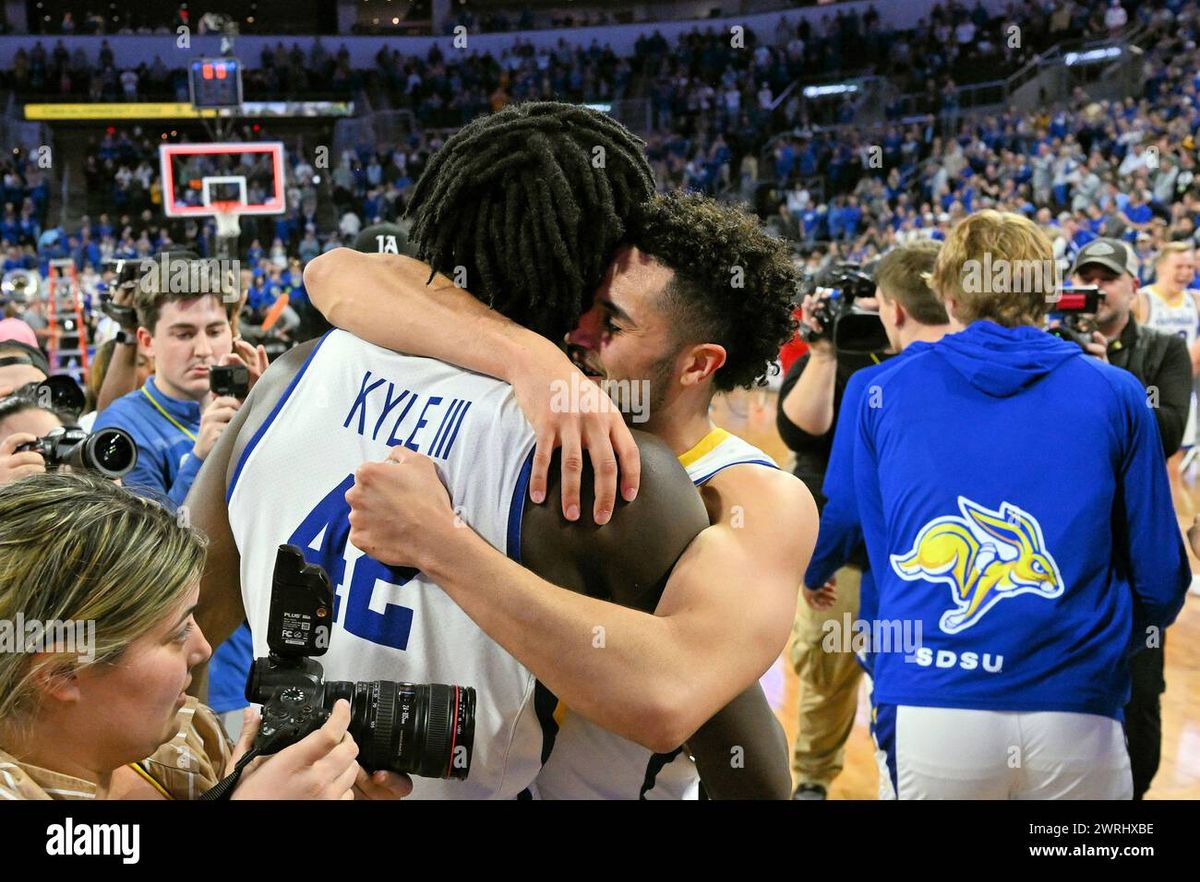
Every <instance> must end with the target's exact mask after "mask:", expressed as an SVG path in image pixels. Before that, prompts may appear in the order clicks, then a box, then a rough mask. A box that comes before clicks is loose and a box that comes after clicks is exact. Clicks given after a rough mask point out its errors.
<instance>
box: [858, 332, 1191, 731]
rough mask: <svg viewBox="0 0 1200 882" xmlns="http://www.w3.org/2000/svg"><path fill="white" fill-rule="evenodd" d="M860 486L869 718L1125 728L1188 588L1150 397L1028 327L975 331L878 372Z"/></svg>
mask: <svg viewBox="0 0 1200 882" xmlns="http://www.w3.org/2000/svg"><path fill="white" fill-rule="evenodd" d="M875 385H876V386H877V387H878V388H877V389H876V390H875V391H876V392H877V394H875V395H873V396H868V397H867V398H866V399H864V400H863V401H862V402H861V403H860V406H859V409H858V432H857V436H858V438H857V441H858V443H857V445H856V449H855V452H854V481H855V486H856V488H857V490H858V502H859V514H860V518H861V521H862V525H863V535H864V538H865V540H866V544H867V553H868V556H869V558H870V561H871V568H872V570H873V571H874V574H875V585H876V590H877V593H878V610H877V613H876V614H877V616H878V617H879V618H880V619H883V620H900V621H906V620H908V621H912V622H913V623H914V624H916V625H919V626H920V628H921V648H920V649H918V650H917V651H916V652H915V653H912V654H911V655H906V654H904V653H903V652H890V653H877V654H876V655H875V657H874V670H875V678H876V681H875V700H876V701H877V702H879V703H882V704H907V705H919V706H933V707H961V708H978V709H987V710H1006V711H1075V712H1080V713H1090V714H1100V715H1103V716H1108V717H1112V718H1115V719H1121V711H1122V708H1123V707H1124V705H1125V703H1126V701H1127V698H1128V693H1129V670H1128V654H1129V652H1130V650H1131V648H1133V647H1135V646H1144V645H1145V642H1146V636H1145V635H1146V634H1147V631H1146V629H1147V628H1149V627H1155V628H1165V627H1166V626H1167V625H1168V624H1170V623H1171V622H1172V621H1173V620H1174V618H1175V616H1176V614H1177V613H1178V612H1179V609H1180V607H1181V606H1182V605H1183V600H1184V596H1185V594H1186V592H1187V587H1188V584H1189V581H1190V573H1189V571H1188V565H1187V561H1186V557H1185V555H1184V550H1183V542H1182V540H1181V537H1180V533H1179V527H1178V524H1177V523H1176V520H1175V513H1174V509H1173V507H1172V503H1171V494H1170V490H1169V488H1168V485H1167V474H1166V466H1165V462H1164V459H1163V453H1162V445H1161V443H1160V441H1159V438H1158V430H1157V428H1156V426H1155V422H1154V418H1153V415H1152V414H1151V412H1150V409H1149V407H1148V406H1147V401H1146V394H1145V390H1144V389H1143V388H1142V387H1141V385H1140V384H1139V383H1138V381H1137V380H1136V379H1135V378H1134V377H1133V375H1132V374H1130V373H1128V372H1126V371H1122V370H1120V369H1118V368H1114V367H1111V366H1109V365H1107V364H1104V363H1103V362H1100V361H1098V360H1097V359H1095V358H1092V357H1090V356H1087V355H1085V354H1084V353H1083V351H1082V350H1080V349H1079V347H1077V346H1075V345H1073V344H1070V343H1066V342H1064V341H1061V340H1058V339H1057V338H1055V337H1052V336H1050V335H1049V334H1046V333H1044V332H1042V331H1040V330H1037V329H1035V328H1030V327H1022V328H1003V327H1000V326H999V325H997V324H994V323H992V322H986V321H980V322H975V323H973V324H972V325H971V326H970V327H968V328H967V329H966V330H964V331H961V332H959V333H957V334H952V335H949V336H947V337H945V338H943V339H942V340H941V341H940V342H939V343H938V344H937V345H936V346H931V347H928V348H927V349H924V350H923V351H920V352H916V353H913V354H911V355H909V356H908V357H905V358H904V359H901V360H899V361H898V362H897V363H895V364H894V366H893V367H892V369H891V370H888V371H884V372H882V373H881V374H880V375H879V376H878V377H877V378H876V380H875Z"/></svg>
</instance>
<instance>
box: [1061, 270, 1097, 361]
mask: <svg viewBox="0 0 1200 882" xmlns="http://www.w3.org/2000/svg"><path fill="white" fill-rule="evenodd" d="M1103 300H1104V292H1103V291H1101V290H1100V289H1099V288H1097V287H1095V286H1084V285H1064V286H1063V287H1062V288H1060V289H1059V290H1058V292H1057V299H1056V300H1055V301H1054V308H1053V309H1052V310H1051V311H1050V316H1051V317H1052V318H1056V319H1058V320H1059V324H1058V326H1057V327H1053V328H1049V329H1048V330H1049V332H1050V333H1051V334H1053V335H1054V336H1055V337H1059V338H1060V339H1063V340H1068V341H1070V342H1071V343H1075V344H1077V345H1078V346H1079V348H1080V349H1083V350H1085V351H1086V350H1087V347H1088V344H1090V343H1092V342H1093V341H1092V334H1093V332H1095V331H1096V330H1097V327H1096V313H1098V312H1099V311H1100V304H1101V302H1102V301H1103Z"/></svg>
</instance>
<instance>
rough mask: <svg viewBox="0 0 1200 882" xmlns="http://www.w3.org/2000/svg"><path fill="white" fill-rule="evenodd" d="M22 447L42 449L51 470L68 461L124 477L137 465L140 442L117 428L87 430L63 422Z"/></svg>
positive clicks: (92, 469) (112, 476)
mask: <svg viewBox="0 0 1200 882" xmlns="http://www.w3.org/2000/svg"><path fill="white" fill-rule="evenodd" d="M22 450H32V451H34V452H36V453H40V454H41V455H42V458H43V459H45V460H46V471H48V472H53V471H56V470H57V469H58V468H59V467H61V466H64V465H68V466H70V467H71V468H73V469H87V470H88V471H92V472H96V473H97V474H99V475H102V476H103V477H105V478H110V479H112V478H122V477H124V476H125V475H127V474H129V473H130V472H131V471H133V467H134V466H135V465H137V444H135V443H134V440H133V438H131V437H130V436H129V434H128V433H127V432H124V431H122V430H121V429H115V428H109V429H100V430H98V431H96V432H88V431H87V430H86V429H81V428H79V427H78V426H62V427H60V428H57V429H52V430H51V431H50V432H49V434H47V435H45V436H43V437H41V438H38V439H37V440H36V441H30V442H29V443H28V444H22V445H21V446H20V447H18V448H17V451H18V452H20V451H22Z"/></svg>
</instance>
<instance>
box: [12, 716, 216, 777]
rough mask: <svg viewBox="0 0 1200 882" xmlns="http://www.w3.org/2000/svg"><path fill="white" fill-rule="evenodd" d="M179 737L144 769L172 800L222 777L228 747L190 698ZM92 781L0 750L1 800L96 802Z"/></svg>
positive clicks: (212, 720) (212, 721) (213, 719)
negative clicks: (28, 762) (52, 769)
mask: <svg viewBox="0 0 1200 882" xmlns="http://www.w3.org/2000/svg"><path fill="white" fill-rule="evenodd" d="M179 723H180V726H179V733H178V734H177V735H176V736H175V737H174V738H172V739H171V740H170V741H168V742H167V743H166V744H164V745H163V746H162V747H160V748H159V749H158V750H157V751H155V752H154V755H153V756H150V757H148V758H147V759H145V760H144V761H143V762H142V763H141V765H142V766H143V767H144V768H145V769H146V770H147V771H148V772H149V773H150V777H151V778H153V779H154V780H155V781H157V782H158V783H159V784H160V785H161V786H162V788H163V789H164V790H166V791H167V793H169V794H170V795H171V798H172V799H196V798H198V797H199V796H200V794H201V793H203V792H204V791H206V790H208V789H209V788H210V787H212V786H213V785H214V784H216V783H217V782H218V781H220V780H221V778H222V777H224V775H223V773H224V770H225V766H226V764H227V763H228V761H229V756H230V744H229V740H228V739H227V738H226V736H225V731H224V730H223V729H222V728H221V724H220V723H219V722H218V721H217V717H216V715H215V714H214V713H213V712H212V711H211V710H210V709H209V708H208V707H206V706H205V705H202V704H200V703H199V702H198V701H197V700H196V699H195V698H192V697H191V696H188V700H187V703H186V704H185V705H184V706H183V707H182V708H180V710H179ZM95 798H96V785H95V784H93V783H91V782H90V781H84V780H82V779H80V778H74V777H72V776H70V775H63V774H61V773H59V772H52V771H50V770H49V769H42V768H38V767H37V766H31V765H27V764H25V763H21V762H18V761H17V760H16V759H14V758H13V757H11V756H9V755H8V754H7V753H5V752H4V751H3V750H0V800H5V799H95Z"/></svg>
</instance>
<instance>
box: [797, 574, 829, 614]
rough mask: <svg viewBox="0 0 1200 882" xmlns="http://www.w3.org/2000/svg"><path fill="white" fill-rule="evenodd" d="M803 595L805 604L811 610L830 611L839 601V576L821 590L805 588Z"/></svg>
mask: <svg viewBox="0 0 1200 882" xmlns="http://www.w3.org/2000/svg"><path fill="white" fill-rule="evenodd" d="M802 593H803V594H804V602H805V603H807V604H808V605H809V607H810V608H812V609H815V610H826V609H829V608H831V607H832V606H833V604H834V602H835V601H836V600H837V576H834V577H833V578H831V579H830V580H829V581H828V582H826V583H825V584H824V585H822V586H821V587H820V588H816V589H810V588H808V587H807V586H805V588H804V590H803V592H802Z"/></svg>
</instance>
